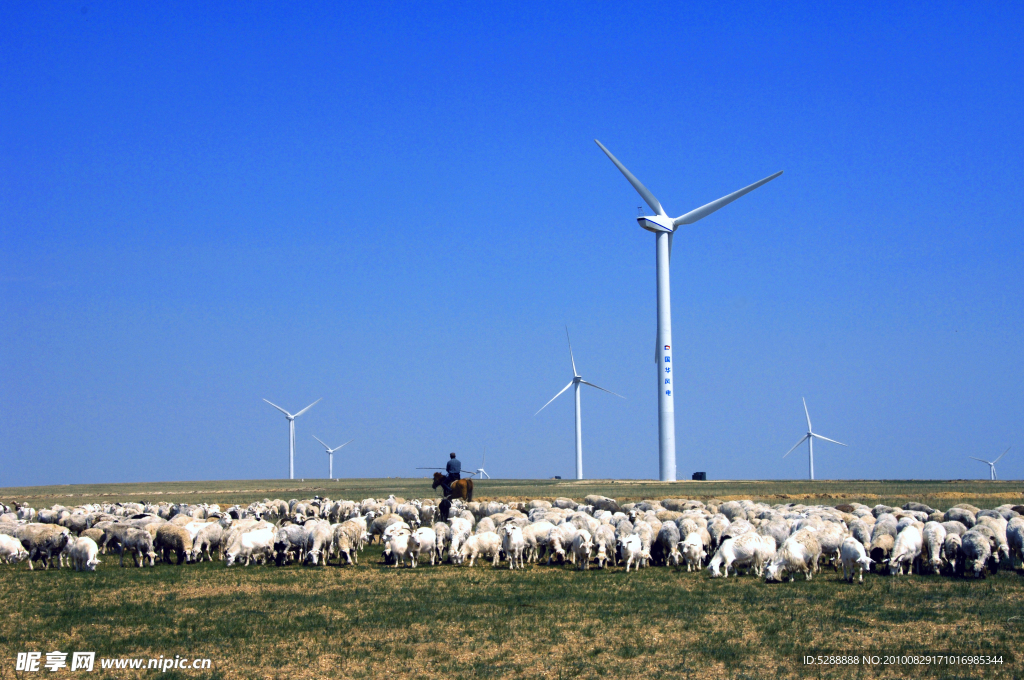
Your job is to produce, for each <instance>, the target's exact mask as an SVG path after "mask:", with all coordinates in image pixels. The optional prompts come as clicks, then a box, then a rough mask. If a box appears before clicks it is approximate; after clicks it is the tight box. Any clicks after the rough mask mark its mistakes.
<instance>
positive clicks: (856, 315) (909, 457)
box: [0, 1, 1024, 486]
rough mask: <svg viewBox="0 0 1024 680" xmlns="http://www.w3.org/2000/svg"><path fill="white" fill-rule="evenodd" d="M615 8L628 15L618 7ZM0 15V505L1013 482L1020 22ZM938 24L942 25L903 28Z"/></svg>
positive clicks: (798, 9)
mask: <svg viewBox="0 0 1024 680" xmlns="http://www.w3.org/2000/svg"><path fill="white" fill-rule="evenodd" d="M626 4H627V5H628V3H626ZM909 4H910V5H911V6H909V7H903V6H899V7H897V6H894V5H893V4H892V3H879V4H874V5H868V6H866V7H865V6H864V5H863V4H862V3H851V4H847V5H839V4H835V5H829V6H827V7H821V6H820V5H821V3H807V4H806V5H804V6H800V5H799V4H795V3H778V4H768V3H751V4H748V5H745V6H743V5H730V6H728V7H713V8H686V7H681V4H680V3H675V2H671V3H655V2H651V3H643V4H642V5H637V6H635V7H630V6H623V3H564V4H552V3H540V4H538V3H516V4H514V5H508V4H506V5H501V4H498V3H494V4H489V5H474V4H465V3H458V4H456V3H443V4H442V3H401V4H399V3H370V4H363V5H356V4H353V3H348V4H345V5H338V4H335V3H330V4H317V3H307V4H305V5H303V6H300V5H297V4H295V3H256V2H244V3H243V2H239V3H216V4H215V5H216V6H214V7H208V6H205V5H197V4H195V3H191V4H189V3H186V4H179V3H107V2H84V1H82V2H75V3H70V2H51V3H4V4H2V5H0V92H2V93H3V95H2V96H0V287H2V288H0V320H2V323H0V460H2V466H0V471H2V472H0V486H8V485H29V484H57V483H76V482H118V481H143V480H186V479H238V478H275V477H284V476H286V475H287V462H288V461H287V422H286V421H285V419H284V417H283V416H282V415H281V414H279V413H278V412H277V411H275V410H274V409H272V408H271V407H270V406H267V405H266V404H265V403H264V402H263V401H262V399H263V398H266V399H269V400H271V401H273V402H275V403H277V404H280V405H281V406H283V407H284V408H287V409H290V410H292V411H296V410H298V409H301V408H302V407H303V406H305V405H306V404H308V403H309V402H312V401H314V400H315V399H317V398H321V397H322V398H323V401H322V402H320V403H319V404H317V405H316V406H315V407H313V408H312V409H311V410H310V411H309V412H308V413H306V414H305V415H303V416H302V417H301V418H299V419H298V420H297V421H296V424H297V432H298V434H297V438H298V450H297V455H296V476H299V477H306V478H309V477H325V476H326V474H327V460H326V455H325V454H324V453H323V449H322V448H321V447H320V445H319V444H317V443H316V442H315V441H314V440H313V438H312V435H314V434H315V435H317V436H319V437H320V438H321V439H324V440H325V441H327V442H328V443H330V444H332V445H336V444H340V443H342V442H344V441H346V440H348V439H350V438H355V441H354V442H353V443H352V444H350V445H349V446H348V447H347V448H345V449H343V450H342V451H341V452H339V453H338V454H336V456H335V466H334V469H335V472H336V474H339V475H340V476H353V477H370V476H372V477H383V476H413V475H415V474H417V471H416V470H415V469H414V468H415V467H416V466H428V465H442V464H443V462H444V459H445V457H446V456H447V453H448V452H449V451H457V452H459V453H460V454H462V459H463V460H464V461H465V463H466V466H467V467H470V468H475V467H477V466H478V465H479V462H480V453H481V452H482V451H483V449H484V447H486V449H487V468H488V470H489V471H490V472H491V474H492V475H494V476H499V477H550V476H552V475H562V476H565V477H569V476H571V475H572V473H573V460H574V442H573V406H572V400H571V398H569V395H568V393H567V394H566V395H563V396H562V397H560V398H559V400H557V401H556V402H555V403H553V404H552V405H551V406H549V407H548V408H547V409H545V411H544V412H542V413H541V414H540V415H538V416H536V417H535V416H534V415H533V414H534V412H535V411H536V410H537V409H538V408H540V406H541V405H543V404H544V402H546V401H547V400H548V399H550V398H551V396H553V395H554V394H555V393H556V392H557V391H558V390H559V389H561V388H562V387H563V386H564V385H565V384H566V382H568V381H569V380H570V379H571V377H572V374H571V368H570V365H569V357H568V352H567V350H566V345H565V331H564V326H565V325H568V327H569V331H570V332H571V334H572V340H573V348H574V350H575V353H576V361H577V365H578V367H579V368H580V372H581V373H582V375H583V376H584V377H585V378H587V379H588V380H591V381H593V382H596V383H597V384H599V385H601V386H603V387H606V388H608V389H610V390H613V391H615V392H618V393H619V394H622V395H624V396H626V397H627V399H626V400H621V399H617V398H615V397H612V396H610V395H607V394H604V393H601V392H597V391H596V390H587V391H586V392H585V393H584V394H583V437H584V469H585V473H586V475H587V476H588V477H639V478H653V477H656V476H657V407H656V385H655V380H656V376H655V367H654V365H653V361H652V358H653V348H654V333H655V288H654V282H655V280H654V237H653V235H651V234H649V233H648V232H645V231H643V230H641V229H640V228H639V227H638V226H637V224H636V221H635V217H636V214H637V207H638V206H640V205H641V204H642V203H641V200H640V198H639V196H638V195H637V194H636V193H635V192H634V191H633V189H632V188H631V187H630V186H629V184H628V183H627V182H626V181H625V180H624V179H623V177H622V176H621V175H620V174H619V172H618V171H617V170H616V169H615V167H614V166H613V165H612V164H611V163H610V162H609V161H608V159H607V158H605V156H604V154H602V153H601V151H600V149H598V148H597V146H596V145H595V144H594V142H593V141H592V140H593V139H594V138H595V137H596V138H598V139H600V140H601V141H602V142H603V143H604V144H606V145H607V146H608V147H609V148H610V149H611V150H612V152H613V153H615V154H616V155H617V156H618V157H619V159H620V160H622V161H623V162H624V163H625V164H626V165H627V166H628V167H629V168H630V169H631V170H632V171H633V172H634V173H635V174H636V175H637V176H638V177H639V178H640V179H641V181H643V182H644V183H645V184H646V185H647V186H648V187H649V188H650V189H651V190H652V191H653V192H654V193H655V194H656V195H657V196H658V198H659V199H660V200H661V202H662V203H663V204H664V205H665V207H666V209H667V210H668V212H669V213H671V214H680V213H682V212H685V211H687V210H690V209H692V208H694V207H697V206H699V205H701V204H703V203H705V202H707V201H709V200H712V199H715V198H718V197H719V196H721V195H723V194H725V193H728V192H730V191H733V190H735V189H737V188H739V187H741V186H744V185H746V184H748V183H750V182H753V181H755V180H757V179H760V178H762V177H764V176H766V175H768V174H770V173H773V172H775V171H777V170H784V171H785V174H784V175H783V176H782V177H781V178H779V179H778V180H775V181H774V182H772V183H770V184H768V185H767V186H765V187H762V188H760V189H758V190H757V191H755V192H754V193H752V194H750V195H748V196H746V197H744V198H742V199H741V200H739V201H738V202H736V203H734V204H732V205H730V206H728V207H727V208H725V209H723V210H721V211H720V212H718V213H716V214H715V215H713V216H711V217H709V218H707V219H705V220H703V221H701V222H699V223H697V224H696V225H692V226H690V227H684V228H683V230H682V231H680V233H678V234H677V236H676V239H675V247H674V251H673V262H672V264H673V272H672V275H673V279H672V300H673V304H674V307H673V315H674V319H673V320H674V344H675V357H676V361H677V370H679V369H682V372H681V374H680V377H682V378H683V379H684V380H683V382H681V383H680V384H679V385H678V392H677V399H676V428H677V438H678V469H679V476H680V478H688V477H689V474H690V473H691V472H693V471H695V470H706V471H707V472H708V475H709V477H710V478H713V479H727V478H734V479H754V478H804V477H806V474H807V461H806V452H805V451H803V452H794V454H793V455H791V456H789V457H788V458H786V459H785V460H781V456H782V454H783V453H785V452H786V450H787V449H789V448H790V447H791V446H792V445H793V444H794V443H795V442H796V441H797V440H798V439H799V438H800V437H801V436H802V435H803V433H804V431H805V429H806V427H805V423H804V415H803V407H802V406H801V403H800V399H801V397H806V398H807V403H808V405H809V406H810V409H811V417H812V420H813V422H814V425H815V429H816V430H817V431H819V432H820V433H821V434H823V435H825V436H828V437H831V438H834V439H838V440H839V441H842V442H845V443H847V444H849V448H848V449H843V448H841V447H837V446H834V445H828V444H823V445H821V446H820V447H816V451H815V453H816V455H815V468H816V473H817V476H818V477H819V478H822V479H825V478H967V477H971V478H978V477H984V476H986V475H987V469H986V467H985V466H984V465H982V464H981V463H976V462H974V461H971V460H969V459H968V458H967V456H969V455H973V456H978V457H981V458H994V457H996V456H998V455H999V453H1000V452H1002V451H1003V450H1004V449H1005V448H1006V447H1007V446H1010V445H1013V446H1014V448H1013V449H1012V450H1011V451H1010V453H1009V454H1008V455H1007V456H1006V458H1004V459H1003V460H1002V461H1001V462H1000V464H999V472H1000V474H1001V476H1002V477H1003V478H1016V479H1019V478H1021V477H1024V418H1022V416H1024V408H1022V407H1024V401H1022V392H1024V389H1022V386H1024V381H1022V378H1024V359H1022V357H1024V340H1022V338H1024V323H1022V302H1021V301H1022V298H1024V296H1022V293H1024V284H1022V281H1024V277H1022V274H1024V272H1022V258H1024V235H1022V234H1024V232H1022V226H1024V224H1022V221H1024V220H1022V214H1024V191H1022V188H1021V187H1022V186H1024V126H1022V121H1024V41H1022V40H1021V35H1022V34H1024V5H1022V4H1021V3H1010V2H1005V3H937V4H934V5H935V6H931V7H928V6H926V5H925V4H924V3H921V4H920V5H918V4H917V3H909ZM929 4H931V3H929Z"/></svg>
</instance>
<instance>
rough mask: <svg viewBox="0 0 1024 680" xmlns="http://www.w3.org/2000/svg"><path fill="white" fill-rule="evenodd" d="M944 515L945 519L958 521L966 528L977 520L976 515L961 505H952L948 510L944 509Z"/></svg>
mask: <svg viewBox="0 0 1024 680" xmlns="http://www.w3.org/2000/svg"><path fill="white" fill-rule="evenodd" d="M944 516H945V518H946V519H945V521H947V522H960V523H961V524H963V525H964V526H965V527H967V528H968V529H970V528H971V527H973V526H974V525H975V524H977V522H978V520H977V517H975V515H974V513H973V512H971V511H970V510H967V509H965V508H961V507H952V508H950V509H949V510H946V514H945V515H944Z"/></svg>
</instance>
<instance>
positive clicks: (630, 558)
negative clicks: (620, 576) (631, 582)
mask: <svg viewBox="0 0 1024 680" xmlns="http://www.w3.org/2000/svg"><path fill="white" fill-rule="evenodd" d="M619 549H620V550H621V551H622V561H623V562H625V563H626V573H627V574H628V573H629V568H630V566H632V565H633V564H634V563H635V564H636V565H637V566H636V568H637V569H639V568H640V560H641V555H640V553H641V551H642V550H643V546H642V544H641V543H640V536H639V535H638V534H630V535H629V536H627V537H626V538H624V539H620V540H619Z"/></svg>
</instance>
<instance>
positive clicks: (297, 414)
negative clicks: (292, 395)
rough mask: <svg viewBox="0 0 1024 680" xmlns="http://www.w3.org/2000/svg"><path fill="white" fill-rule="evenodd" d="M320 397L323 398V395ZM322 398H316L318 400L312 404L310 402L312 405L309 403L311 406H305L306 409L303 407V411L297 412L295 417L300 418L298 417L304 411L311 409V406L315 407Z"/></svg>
mask: <svg viewBox="0 0 1024 680" xmlns="http://www.w3.org/2000/svg"><path fill="white" fill-rule="evenodd" d="M320 399H323V397H320ZM320 399H317V400H316V401H314V402H313V403H312V404H310V405H309V406H307V407H306V408H304V409H302V410H301V411H299V412H298V413H296V414H295V417H296V418H298V417H299V416H301V415H302V414H303V413H305V412H306V411H308V410H309V409H311V408H313V407H314V406H316V405H317V404H319V403H320Z"/></svg>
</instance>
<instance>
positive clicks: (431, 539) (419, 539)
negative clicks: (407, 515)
mask: <svg viewBox="0 0 1024 680" xmlns="http://www.w3.org/2000/svg"><path fill="white" fill-rule="evenodd" d="M426 507H431V508H432V507H434V506H432V505H428V506H426ZM413 536H414V537H415V538H416V541H415V542H414V544H413V545H412V546H410V551H411V554H412V555H413V556H414V559H413V563H412V566H413V567H415V566H416V563H417V562H418V561H419V558H420V555H422V554H423V553H427V554H428V555H430V566H434V559H435V558H436V557H437V532H436V531H434V530H433V529H432V528H430V527H427V526H423V527H420V528H419V529H417V530H416V531H415V532H414V533H413Z"/></svg>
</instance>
